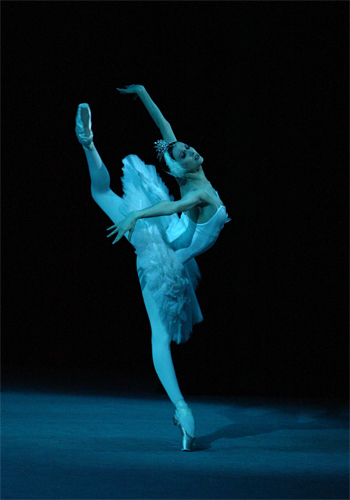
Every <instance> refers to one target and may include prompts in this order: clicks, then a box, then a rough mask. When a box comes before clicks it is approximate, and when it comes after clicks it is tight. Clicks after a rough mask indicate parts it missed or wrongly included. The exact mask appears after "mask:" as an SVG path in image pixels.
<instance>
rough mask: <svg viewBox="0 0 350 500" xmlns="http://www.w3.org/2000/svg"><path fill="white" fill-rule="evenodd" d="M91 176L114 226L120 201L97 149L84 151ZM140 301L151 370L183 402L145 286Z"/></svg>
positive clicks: (93, 190)
mask: <svg viewBox="0 0 350 500" xmlns="http://www.w3.org/2000/svg"><path fill="white" fill-rule="evenodd" d="M84 152H85V154H86V159H87V162H88V166H89V172H90V177H91V194H92V197H93V199H94V201H95V202H96V203H97V204H98V206H99V207H101V208H102V210H103V211H104V212H105V213H106V214H107V215H108V217H109V218H110V219H111V220H112V221H113V223H114V224H117V223H118V222H119V221H120V220H122V219H124V215H123V214H122V212H121V207H122V205H123V199H122V198H120V196H118V195H116V194H115V193H114V192H113V191H112V190H111V189H110V187H109V186H110V177H109V173H108V170H107V168H106V167H105V165H104V163H103V162H102V160H101V157H100V155H99V154H98V152H97V150H96V148H95V147H94V146H93V147H92V148H91V149H90V150H87V149H84ZM142 296H143V300H144V303H145V306H146V311H147V314H148V318H149V321H150V325H151V330H152V357H153V364H154V368H155V370H156V372H157V375H158V377H159V380H160V381H161V383H162V385H163V387H164V389H165V390H166V392H167V394H168V396H169V398H170V400H171V401H172V402H173V403H174V405H176V403H178V402H179V401H180V400H183V399H184V398H183V396H182V394H181V391H180V388H179V384H178V382H177V378H176V374H175V370H174V365H173V360H172V357H171V350H170V344H171V338H170V336H169V334H168V333H167V332H166V330H165V328H164V326H163V324H162V322H161V321H160V318H159V314H158V309H157V305H156V303H155V301H154V299H153V297H152V295H151V294H150V292H149V290H148V287H147V285H146V286H145V287H144V288H143V290H142Z"/></svg>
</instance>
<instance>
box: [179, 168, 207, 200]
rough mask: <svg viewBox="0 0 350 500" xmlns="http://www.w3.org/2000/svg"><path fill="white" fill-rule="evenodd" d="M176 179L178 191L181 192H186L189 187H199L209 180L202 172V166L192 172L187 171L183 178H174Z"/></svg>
mask: <svg viewBox="0 0 350 500" xmlns="http://www.w3.org/2000/svg"><path fill="white" fill-rule="evenodd" d="M176 180H177V182H178V184H179V187H180V191H181V193H183V194H184V193H187V192H188V191H190V190H191V189H195V188H201V187H203V186H205V185H207V184H210V182H209V181H208V179H207V178H206V176H205V174H204V170H203V168H202V166H199V167H198V169H196V170H194V171H192V172H188V173H187V174H186V177H185V178H182V179H178V178H176Z"/></svg>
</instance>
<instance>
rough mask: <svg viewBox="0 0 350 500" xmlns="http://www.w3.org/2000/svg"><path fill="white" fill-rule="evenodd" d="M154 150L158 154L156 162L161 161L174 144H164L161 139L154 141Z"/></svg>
mask: <svg viewBox="0 0 350 500" xmlns="http://www.w3.org/2000/svg"><path fill="white" fill-rule="evenodd" d="M154 144H155V146H154V147H155V148H156V150H157V152H158V154H157V158H158V160H161V159H162V158H163V156H164V155H165V153H166V152H167V151H168V149H169V148H170V147H171V146H172V145H173V144H174V143H173V142H166V141H164V140H163V139H160V140H159V141H156V142H155V143H154Z"/></svg>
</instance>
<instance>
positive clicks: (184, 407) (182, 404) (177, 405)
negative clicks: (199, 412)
mask: <svg viewBox="0 0 350 500" xmlns="http://www.w3.org/2000/svg"><path fill="white" fill-rule="evenodd" d="M175 408H176V409H177V411H180V410H187V408H188V404H187V403H186V401H185V400H184V399H180V401H178V402H177V403H175Z"/></svg>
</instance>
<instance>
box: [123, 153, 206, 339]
mask: <svg viewBox="0 0 350 500" xmlns="http://www.w3.org/2000/svg"><path fill="white" fill-rule="evenodd" d="M123 165H124V166H123V177H122V183H123V191H124V195H123V200H124V203H123V210H125V213H124V215H125V216H126V215H127V214H128V213H130V212H132V211H133V210H141V209H144V208H147V207H149V206H151V205H154V204H156V203H159V202H160V201H163V200H168V201H173V200H174V198H173V196H171V195H170V194H169V190H168V188H167V187H166V185H165V184H164V182H163V181H162V179H161V178H160V176H159V175H158V173H157V171H156V168H155V167H154V166H153V165H145V163H144V162H143V161H142V160H140V158H139V157H138V156H136V155H129V156H127V157H126V158H124V160H123ZM179 223H180V218H179V216H178V215H177V214H173V215H170V216H160V217H152V218H145V219H139V220H138V221H137V223H136V226H135V230H134V233H133V236H132V238H131V244H132V245H133V246H134V248H135V253H136V255H137V257H138V258H137V267H138V275H139V279H140V284H141V287H142V288H143V287H144V286H145V285H147V286H148V287H149V290H150V291H151V293H152V295H153V297H154V300H155V302H156V304H157V305H158V311H159V316H160V318H161V321H162V323H163V325H164V327H165V328H166V330H167V332H168V333H169V334H170V336H171V338H172V340H173V341H174V342H176V343H177V344H180V343H182V342H186V341H187V340H188V339H189V337H190V334H191V332H192V328H193V325H195V324H196V323H199V322H201V321H202V320H203V316H202V313H201V310H200V307H199V304H198V301H197V297H196V294H195V290H196V288H197V286H198V283H199V281H200V279H201V274H200V271H199V268H198V265H197V263H196V261H195V259H194V258H192V259H190V260H188V261H187V262H186V263H184V264H183V263H182V262H181V260H180V259H179V257H178V256H177V254H176V252H175V247H174V245H173V244H172V239H173V235H172V228H174V230H175V229H176V232H177V234H176V236H178V231H179V226H180V225H181V224H179Z"/></svg>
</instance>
